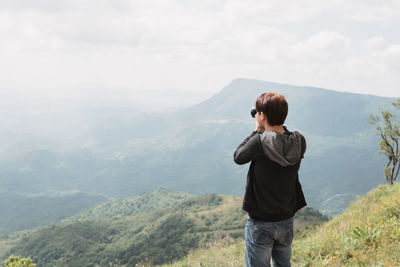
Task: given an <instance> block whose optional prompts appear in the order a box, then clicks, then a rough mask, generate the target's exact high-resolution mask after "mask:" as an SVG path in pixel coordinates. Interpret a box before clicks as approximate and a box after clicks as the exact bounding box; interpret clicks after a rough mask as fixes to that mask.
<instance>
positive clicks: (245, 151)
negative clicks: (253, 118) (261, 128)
mask: <svg viewBox="0 0 400 267" xmlns="http://www.w3.org/2000/svg"><path fill="white" fill-rule="evenodd" d="M259 152H260V141H259V137H258V132H257V131H254V132H252V133H251V134H250V135H249V136H248V137H246V139H244V141H243V142H242V143H241V144H240V145H239V146H238V147H237V148H236V150H235V153H234V154H233V160H234V161H235V162H236V163H237V164H240V165H241V164H246V163H248V162H250V161H251V160H253V159H254V157H255V156H256V155H257V154H258V153H259Z"/></svg>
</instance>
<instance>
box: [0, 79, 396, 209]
mask: <svg viewBox="0 0 400 267" xmlns="http://www.w3.org/2000/svg"><path fill="white" fill-rule="evenodd" d="M188 86H190V85H188ZM268 91H275V92H279V93H281V94H283V95H285V96H286V98H287V100H288V102H289V115H288V119H287V122H286V125H287V127H288V128H289V129H290V130H298V131H300V132H302V133H303V134H304V136H305V137H306V139H307V152H306V155H305V158H304V160H303V162H302V167H301V172H300V180H301V182H302V185H303V189H304V191H305V195H306V199H307V201H308V204H309V205H310V206H311V207H314V208H317V209H318V210H320V211H322V212H323V213H325V214H328V215H335V214H338V213H340V212H341V211H342V210H343V209H344V208H345V207H346V206H347V205H348V203H349V202H350V201H352V200H354V199H355V197H356V195H359V194H364V193H366V192H367V191H369V190H370V189H371V188H373V187H376V186H377V185H378V184H380V183H383V182H384V178H383V167H384V164H385V159H384V157H383V156H381V155H378V154H377V148H378V145H377V143H378V138H377V136H376V135H375V129H374V127H373V126H371V125H369V123H368V116H369V115H370V114H371V113H377V111H378V110H379V108H388V107H390V104H391V102H393V101H394V99H393V98H385V97H378V96H372V95H359V94H351V93H343V92H336V91H332V90H325V89H320V88H312V87H299V86H292V85H285V84H277V83H270V82H264V81H258V80H249V79H235V80H233V81H232V82H231V83H230V84H229V85H228V86H226V87H225V88H223V89H222V90H221V91H220V92H219V93H218V94H216V95H214V96H213V97H211V98H210V99H208V100H206V101H204V102H201V103H199V104H197V105H194V106H192V107H189V108H185V109H182V110H179V111H177V112H173V113H165V114H145V113H138V111H137V110H132V112H131V113H130V110H129V109H127V108H125V109H120V110H117V109H115V110H110V109H104V110H102V109H101V108H97V109H96V110H95V111H90V112H88V113H85V114H82V117H81V118H80V120H78V119H76V120H73V119H70V118H69V117H68V116H67V115H66V113H62V114H51V116H50V115H43V114H41V115H40V116H37V117H35V120H33V119H32V120H31V121H30V124H27V125H28V126H29V125H30V126H29V127H28V126H26V127H28V128H26V129H29V132H21V131H19V132H17V131H16V130H15V129H8V130H7V131H6V130H4V129H3V130H2V135H0V136H2V140H0V143H1V144H3V145H4V147H6V149H5V150H3V151H2V152H1V151H0V170H1V172H0V184H1V187H2V188H3V190H5V191H8V192H10V191H11V192H19V193H48V192H53V191H67V190H79V191H83V192H90V193H96V194H103V195H107V196H111V197H117V198H121V197H130V196H133V195H138V194H140V193H143V192H149V191H152V190H153V189H155V188H157V187H160V186H163V187H167V188H171V189H176V190H180V191H183V192H187V193H191V194H196V195H204V194H207V193H219V194H233V195H242V194H243V191H244V186H245V180H246V173H247V166H237V165H235V164H234V163H233V160H232V154H233V151H234V150H235V148H236V146H237V145H238V144H239V143H240V142H241V141H242V140H243V139H244V138H245V137H246V136H247V135H248V134H250V132H251V131H252V130H253V129H254V120H253V119H252V118H251V117H250V115H249V111H250V108H251V107H252V106H253V105H254V101H255V99H256V97H258V96H259V95H260V94H261V93H263V92H268ZM57 116H59V118H60V120H61V118H62V120H64V121H65V122H66V123H71V125H70V127H68V124H67V125H63V126H62V127H61V124H62V122H63V121H57ZM75 116H76V117H79V113H76V114H75ZM40 118H42V119H43V120H45V119H48V120H49V123H48V125H47V127H52V125H53V127H55V128H57V127H60V129H63V130H57V129H50V130H49V132H52V133H54V136H55V137H54V138H50V137H48V136H47V137H43V136H44V135H45V133H46V131H45V130H44V129H45V128H41V130H40V131H39V132H34V133H33V132H31V131H32V129H36V128H35V127H34V125H35V122H36V121H38V123H39V122H40V123H44V122H43V121H40ZM50 122H51V123H50ZM32 124H33V126H32ZM59 125H60V126H59ZM0 129H1V128H0ZM27 131H28V130H27ZM13 133H18V134H13ZM55 140H58V141H55ZM57 142H60V143H57ZM7 155H10V156H7Z"/></svg>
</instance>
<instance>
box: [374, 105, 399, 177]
mask: <svg viewBox="0 0 400 267" xmlns="http://www.w3.org/2000/svg"><path fill="white" fill-rule="evenodd" d="M392 104H393V106H394V107H395V108H397V109H399V110H400V99H398V100H397V101H395V102H393V103H392ZM380 113H381V114H380V116H378V115H370V123H371V124H373V125H376V130H377V135H378V136H380V137H381V140H380V142H379V153H381V154H384V155H386V156H387V157H388V164H387V165H386V168H385V177H386V182H387V183H390V184H393V183H394V181H395V180H396V178H397V176H398V174H399V168H400V151H399V141H400V130H399V122H398V121H397V120H396V116H395V115H394V114H392V113H390V112H389V111H387V110H381V111H380Z"/></svg>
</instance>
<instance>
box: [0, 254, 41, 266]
mask: <svg viewBox="0 0 400 267" xmlns="http://www.w3.org/2000/svg"><path fill="white" fill-rule="evenodd" d="M4 266H5V267H36V264H34V263H32V260H31V259H21V258H20V257H18V256H14V255H11V256H10V257H9V258H8V259H7V260H6V261H5V262H4Z"/></svg>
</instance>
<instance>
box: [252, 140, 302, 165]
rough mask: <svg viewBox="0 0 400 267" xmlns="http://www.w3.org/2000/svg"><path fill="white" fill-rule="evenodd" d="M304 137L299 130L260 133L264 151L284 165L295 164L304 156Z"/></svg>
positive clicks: (270, 157) (273, 159)
mask: <svg viewBox="0 0 400 267" xmlns="http://www.w3.org/2000/svg"><path fill="white" fill-rule="evenodd" d="M302 139H304V137H303V136H302V135H301V134H300V133H299V132H289V134H287V133H278V132H264V133H262V134H261V135H260V141H261V145H262V148H263V150H264V153H265V154H266V155H267V157H268V158H269V159H270V160H272V161H274V162H276V163H278V164H279V165H281V166H282V167H286V166H292V165H295V164H296V163H297V162H299V160H300V159H301V158H303V153H304V151H303V152H302V148H301V146H302Z"/></svg>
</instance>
